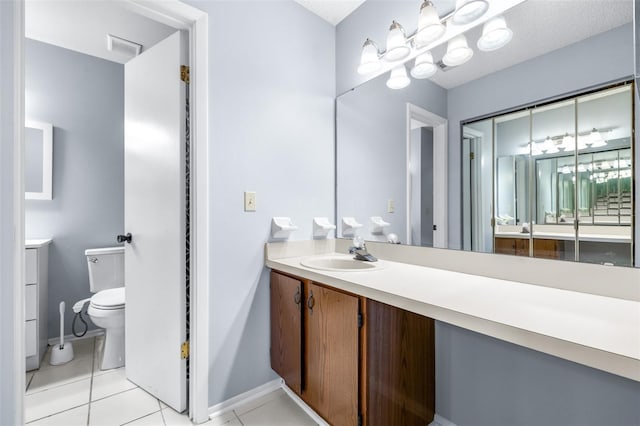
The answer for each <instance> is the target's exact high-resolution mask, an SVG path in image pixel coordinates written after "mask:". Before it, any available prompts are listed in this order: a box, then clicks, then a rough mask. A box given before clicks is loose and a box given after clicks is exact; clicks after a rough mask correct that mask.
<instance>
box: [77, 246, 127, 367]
mask: <svg viewBox="0 0 640 426" xmlns="http://www.w3.org/2000/svg"><path fill="white" fill-rule="evenodd" d="M84 254H85V256H86V257H87V266H88V267H89V290H90V291H91V292H92V293H95V294H94V295H93V296H92V297H91V301H90V302H89V309H88V310H87V312H88V313H89V317H90V318H91V321H93V323H94V324H95V325H97V326H98V327H101V328H104V330H105V339H104V350H103V352H102V360H101V361H100V369H101V370H108V369H111V368H118V367H122V366H124V296H125V295H124V247H107V248H97V249H89V250H85V252H84Z"/></svg>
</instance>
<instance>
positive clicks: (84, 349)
mask: <svg viewBox="0 0 640 426" xmlns="http://www.w3.org/2000/svg"><path fill="white" fill-rule="evenodd" d="M94 340H95V338H94V337H90V338H88V339H80V340H74V341H72V342H70V343H71V344H72V345H73V359H74V360H77V359H81V358H89V359H91V358H92V357H93V347H94ZM65 344H67V343H66V342H65ZM51 348H52V346H49V348H48V349H47V353H46V354H45V356H44V358H43V360H42V362H41V363H40V370H43V369H48V368H57V367H59V366H58V365H51V364H50V363H49V359H50V358H51ZM65 365H66V364H65Z"/></svg>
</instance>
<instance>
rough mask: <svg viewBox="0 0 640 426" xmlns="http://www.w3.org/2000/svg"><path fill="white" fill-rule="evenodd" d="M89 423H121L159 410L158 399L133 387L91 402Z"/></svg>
mask: <svg viewBox="0 0 640 426" xmlns="http://www.w3.org/2000/svg"><path fill="white" fill-rule="evenodd" d="M90 409H91V412H90V416H89V425H109V426H112V425H121V424H124V423H128V422H131V421H133V420H136V419H139V418H141V417H144V416H146V415H149V414H151V413H155V412H157V411H160V405H159V404H158V400H157V399H155V398H154V397H152V396H151V395H149V394H148V393H146V392H145V391H143V390H142V389H139V388H135V389H131V390H128V391H126V392H122V393H119V394H116V395H113V396H110V397H108V398H104V399H101V400H99V401H95V402H92V403H91V408H90Z"/></svg>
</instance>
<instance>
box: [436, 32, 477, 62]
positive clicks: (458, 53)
mask: <svg viewBox="0 0 640 426" xmlns="http://www.w3.org/2000/svg"><path fill="white" fill-rule="evenodd" d="M472 56H473V50H471V48H470V47H469V45H468V44H467V38H466V37H465V36H464V34H458V35H457V36H455V37H454V38H452V39H451V40H449V42H448V43H447V53H446V54H445V55H444V56H443V57H442V62H443V63H444V64H445V65H448V66H450V67H455V66H458V65H462V64H464V63H465V62H467V61H468V60H469V59H471V57H472Z"/></svg>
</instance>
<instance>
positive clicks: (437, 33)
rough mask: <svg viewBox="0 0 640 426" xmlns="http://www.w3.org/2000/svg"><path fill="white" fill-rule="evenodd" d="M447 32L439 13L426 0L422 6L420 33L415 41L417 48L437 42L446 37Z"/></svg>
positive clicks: (419, 24) (419, 20)
mask: <svg viewBox="0 0 640 426" xmlns="http://www.w3.org/2000/svg"><path fill="white" fill-rule="evenodd" d="M445 31H446V27H445V26H444V24H442V22H440V17H439V16H438V11H437V10H436V8H435V6H434V5H433V3H432V2H431V1H429V0H424V2H423V3H422V6H420V17H419V18H418V31H417V32H416V37H415V39H414V43H415V45H416V47H417V48H418V49H419V48H421V47H422V46H426V45H427V44H429V43H431V42H432V41H436V40H437V39H439V38H440V37H442V36H443V35H444V33H445Z"/></svg>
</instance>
